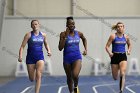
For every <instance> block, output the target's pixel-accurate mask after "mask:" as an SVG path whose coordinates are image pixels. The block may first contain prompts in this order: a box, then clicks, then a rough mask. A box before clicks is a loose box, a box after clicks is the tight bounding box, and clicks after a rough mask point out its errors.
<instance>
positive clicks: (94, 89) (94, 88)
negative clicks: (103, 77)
mask: <svg viewBox="0 0 140 93" xmlns="http://www.w3.org/2000/svg"><path fill="white" fill-rule="evenodd" d="M110 85H116V83H112V84H100V85H95V86H93V87H92V89H93V91H94V92H95V93H98V92H97V90H96V88H97V87H101V86H110Z"/></svg>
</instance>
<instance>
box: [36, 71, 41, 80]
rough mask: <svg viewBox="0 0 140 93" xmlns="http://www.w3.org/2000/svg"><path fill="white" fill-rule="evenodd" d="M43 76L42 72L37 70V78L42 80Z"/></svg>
mask: <svg viewBox="0 0 140 93" xmlns="http://www.w3.org/2000/svg"><path fill="white" fill-rule="evenodd" d="M41 77H42V73H40V72H37V73H36V80H40V79H41Z"/></svg>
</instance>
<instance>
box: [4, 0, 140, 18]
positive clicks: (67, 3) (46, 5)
mask: <svg viewBox="0 0 140 93" xmlns="http://www.w3.org/2000/svg"><path fill="white" fill-rule="evenodd" d="M13 1H14V4H15V5H13ZM72 1H73V0H7V7H8V8H7V12H6V14H7V15H11V14H12V13H13V9H12V8H15V10H16V11H15V14H17V15H19V16H20V13H22V14H24V15H26V16H67V15H71V10H72V9H71V8H72V4H71V2H72ZM74 1H76V4H77V5H78V6H81V7H82V8H84V9H86V10H88V11H90V12H91V13H92V14H94V15H96V16H139V15H140V8H139V6H140V0H106V1H103V0H86V1H85V0H74ZM9 8H10V9H9ZM18 11H20V13H19V12H18ZM74 16H86V14H85V13H83V11H81V10H79V9H78V8H75V14H74Z"/></svg>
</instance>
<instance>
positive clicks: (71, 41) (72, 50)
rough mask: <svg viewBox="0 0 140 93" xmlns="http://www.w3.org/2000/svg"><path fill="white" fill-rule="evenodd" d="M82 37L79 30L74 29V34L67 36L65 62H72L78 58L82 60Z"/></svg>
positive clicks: (64, 53) (64, 52)
mask: <svg viewBox="0 0 140 93" xmlns="http://www.w3.org/2000/svg"><path fill="white" fill-rule="evenodd" d="M79 42H80V37H79V34H78V32H77V31H75V30H74V36H70V35H68V36H67V39H66V42H65V47H64V51H63V61H64V63H68V64H72V63H73V62H75V61H76V60H79V59H80V60H82V56H81V53H80V49H79Z"/></svg>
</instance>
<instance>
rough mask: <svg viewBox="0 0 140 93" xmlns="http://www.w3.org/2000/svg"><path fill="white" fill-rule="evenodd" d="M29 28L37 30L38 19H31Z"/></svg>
mask: <svg viewBox="0 0 140 93" xmlns="http://www.w3.org/2000/svg"><path fill="white" fill-rule="evenodd" d="M31 28H32V29H33V30H38V29H39V23H38V21H33V22H32V24H31Z"/></svg>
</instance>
